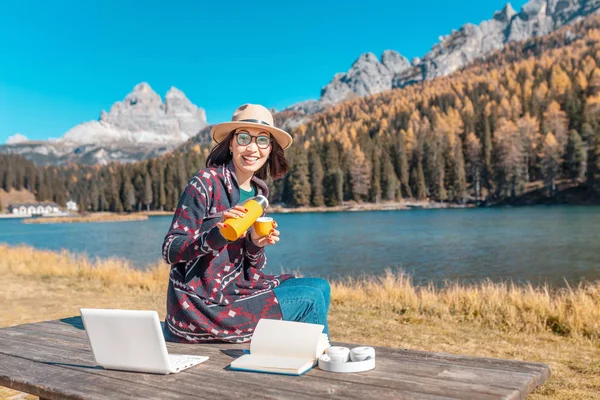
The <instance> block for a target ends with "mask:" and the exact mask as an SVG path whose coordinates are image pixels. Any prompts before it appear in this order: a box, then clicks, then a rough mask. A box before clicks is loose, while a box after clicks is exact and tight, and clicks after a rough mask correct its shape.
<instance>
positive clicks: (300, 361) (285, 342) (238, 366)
mask: <svg viewBox="0 0 600 400" xmlns="http://www.w3.org/2000/svg"><path fill="white" fill-rule="evenodd" d="M324 328H325V327H324V326H323V325H317V324H307V323H304V322H292V321H281V320H275V319H261V320H260V321H258V324H257V325H256V329H255V330H254V334H253V335H252V340H251V342H250V354H245V355H243V356H241V357H239V358H237V359H235V360H234V361H233V362H232V363H231V365H230V368H231V369H235V370H243V371H255V372H268V373H273V374H285V375H302V374H303V373H304V372H306V371H308V370H309V369H311V368H312V367H313V366H314V365H315V364H316V362H317V359H318V358H319V356H320V355H321V354H323V352H324V351H325V350H326V349H327V348H328V347H329V339H328V337H327V335H326V334H325V333H322V332H323V329H324Z"/></svg>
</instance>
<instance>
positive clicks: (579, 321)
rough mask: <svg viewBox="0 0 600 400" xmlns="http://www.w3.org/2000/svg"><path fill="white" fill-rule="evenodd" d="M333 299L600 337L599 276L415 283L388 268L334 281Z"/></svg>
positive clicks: (413, 315) (506, 327)
mask: <svg viewBox="0 0 600 400" xmlns="http://www.w3.org/2000/svg"><path fill="white" fill-rule="evenodd" d="M332 289H333V296H332V302H333V303H334V304H339V305H346V304H363V306H362V307H361V308H363V309H372V310H390V311H391V312H394V313H396V314H398V315H402V316H403V317H404V318H405V319H406V320H407V321H410V320H411V319H415V320H419V319H423V318H426V319H428V320H432V319H437V320H440V321H447V322H468V323H476V324H480V325H483V326H485V327H489V328H493V329H497V330H500V331H503V332H524V333H541V332H553V333H555V334H558V335H562V336H572V337H582V338H587V339H591V340H593V341H600V281H598V282H594V283H587V284H581V285H580V286H579V287H577V288H567V289H554V290H553V289H550V288H549V287H547V286H545V287H533V286H523V285H515V284H511V283H493V282H489V281H488V282H483V283H478V284H475V285H469V286H467V285H460V284H457V283H452V284H448V285H446V286H444V287H443V288H441V289H437V288H435V287H434V286H433V285H429V286H425V287H417V286H414V285H413V283H412V280H411V278H410V276H407V275H405V274H403V273H401V272H400V273H392V272H390V271H387V273H386V274H385V275H383V276H382V277H378V278H365V279H360V280H355V279H347V280H345V281H340V282H334V283H332Z"/></svg>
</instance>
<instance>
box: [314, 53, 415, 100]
mask: <svg viewBox="0 0 600 400" xmlns="http://www.w3.org/2000/svg"><path fill="white" fill-rule="evenodd" d="M409 66H410V62H409V61H408V60H407V59H406V57H403V56H401V55H400V54H399V53H398V52H396V51H393V50H386V51H385V52H384V53H383V55H382V58H381V61H380V60H379V59H378V58H377V56H376V55H375V54H373V53H370V52H369V53H364V54H361V55H360V57H358V58H357V59H356V61H354V63H353V64H352V66H351V67H350V70H348V72H346V73H345V74H344V73H338V74H336V75H335V76H334V77H333V80H332V81H331V82H330V83H329V84H328V85H326V86H325V87H323V89H321V99H320V101H321V102H323V103H328V104H331V103H338V102H340V101H343V100H347V99H349V98H351V97H354V96H368V95H371V94H375V93H380V92H382V91H384V90H388V89H390V87H391V83H392V78H393V76H394V75H395V74H396V73H398V72H400V71H402V70H403V69H405V68H408V67H409Z"/></svg>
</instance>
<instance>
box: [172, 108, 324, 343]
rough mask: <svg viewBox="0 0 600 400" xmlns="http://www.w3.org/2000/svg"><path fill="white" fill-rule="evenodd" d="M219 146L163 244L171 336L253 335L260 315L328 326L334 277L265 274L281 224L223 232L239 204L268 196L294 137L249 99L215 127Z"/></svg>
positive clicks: (234, 338) (235, 338) (230, 338)
mask: <svg viewBox="0 0 600 400" xmlns="http://www.w3.org/2000/svg"><path fill="white" fill-rule="evenodd" d="M211 135H212V138H213V139H214V141H215V142H217V145H216V146H215V147H214V148H213V149H212V151H211V153H210V155H209V156H208V159H207V161H206V166H207V168H205V169H203V170H201V171H199V172H198V173H197V174H196V175H195V176H194V177H193V178H192V180H191V181H190V183H189V184H188V185H187V187H186V188H185V190H184V192H183V194H182V196H181V199H180V200H179V204H178V206H177V210H176V211H175V215H174V217H173V222H172V224H171V228H170V229H169V232H168V233H167V235H166V237H165V240H164V243H163V258H164V259H165V261H166V262H167V263H169V264H171V274H170V279H169V289H168V293H167V316H166V320H165V327H166V329H165V331H166V336H167V338H168V339H169V340H173V341H181V342H200V341H205V340H214V339H218V340H223V341H227V342H235V343H239V342H246V341H249V340H250V338H251V336H252V332H253V331H254V328H255V327H256V324H257V322H258V320H259V319H261V318H270V319H284V320H290V321H303V322H310V323H318V324H323V325H325V331H324V332H325V333H328V328H327V313H328V310H329V290H330V289H329V284H328V283H327V281H325V280H323V279H318V278H295V277H294V276H293V275H289V274H284V275H275V276H271V275H265V274H263V273H262V272H261V270H262V269H263V268H264V267H265V265H266V261H267V258H266V255H265V250H264V248H265V247H266V246H271V245H274V244H276V243H277V242H278V241H279V231H278V230H277V229H276V228H277V225H276V224H275V225H274V229H272V230H271V233H270V234H269V235H267V236H262V237H261V236H258V235H257V233H256V232H255V231H254V229H253V228H252V229H251V230H250V231H249V233H246V234H244V235H243V236H242V237H240V238H239V239H238V240H236V241H233V242H228V241H227V240H226V239H225V238H224V237H223V236H222V235H221V232H220V230H219V229H220V228H222V227H223V223H224V221H225V220H226V219H228V218H236V216H237V217H239V216H243V215H244V212H245V210H244V207H243V206H242V205H241V203H242V202H243V201H244V200H245V199H247V198H250V197H253V196H255V195H258V194H262V195H264V196H267V195H268V189H267V186H266V185H265V183H264V182H263V179H265V178H266V177H267V174H268V175H270V176H271V177H272V178H273V179H277V178H280V177H282V176H283V175H285V173H286V172H287V170H288V163H287V161H286V159H285V157H284V149H287V148H288V147H289V146H290V145H291V144H292V137H291V136H290V135H289V134H288V133H287V132H285V131H283V130H281V129H278V128H276V127H274V126H273V117H272V115H271V113H270V112H269V110H267V109H266V108H265V107H263V106H260V105H255V104H245V105H243V106H241V107H239V108H238V109H237V110H236V111H235V113H234V114H233V118H232V121H231V122H224V123H221V124H217V125H215V126H214V127H213V128H212V130H211Z"/></svg>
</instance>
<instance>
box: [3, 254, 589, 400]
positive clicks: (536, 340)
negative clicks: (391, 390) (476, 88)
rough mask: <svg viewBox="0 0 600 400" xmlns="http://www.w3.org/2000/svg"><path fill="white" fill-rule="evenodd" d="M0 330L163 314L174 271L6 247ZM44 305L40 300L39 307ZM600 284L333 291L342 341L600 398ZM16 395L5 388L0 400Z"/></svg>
mask: <svg viewBox="0 0 600 400" xmlns="http://www.w3.org/2000/svg"><path fill="white" fill-rule="evenodd" d="M0 254H2V257H1V258H0V287H2V288H3V290H2V291H0V302H1V304H3V305H6V307H2V308H0V326H10V325H15V324H20V323H26V322H35V321H41V320H48V319H54V318H62V317H67V316H73V315H77V314H78V313H79V308H80V307H115V308H131V309H154V310H157V311H158V312H159V314H160V315H161V318H162V317H164V313H165V294H166V287H167V279H168V272H169V269H168V266H167V265H166V264H161V263H157V264H156V265H155V266H153V267H151V268H150V269H149V270H148V271H145V272H141V271H137V270H134V269H133V267H132V266H131V265H129V264H128V263H127V262H123V261H120V260H106V261H101V260H96V261H91V260H89V259H87V258H85V257H81V256H73V255H71V254H69V253H67V252H62V253H53V252H49V251H41V250H34V249H32V248H30V247H8V246H6V245H0ZM40 299H43V301H40ZM599 310H600V285H599V284H598V283H595V284H588V285H585V286H581V287H578V288H573V289H567V290H560V291H552V290H550V289H548V288H533V287H520V286H514V285H510V284H504V285H498V284H493V283H489V282H488V283H482V284H479V285H473V286H459V285H454V284H453V285H448V286H447V287H445V288H441V289H435V288H433V287H414V286H413V285H412V283H411V280H410V279H409V277H407V276H405V275H402V274H393V273H391V272H390V273H388V274H387V275H385V276H383V277H381V278H371V279H362V280H346V281H341V282H334V283H333V284H332V308H331V313H330V329H331V334H332V338H333V339H334V340H336V341H347V342H354V343H361V344H371V345H382V346H390V347H401V348H413V349H421V350H431V351H441V352H449V353H460V354H468V355H474V356H484V357H500V358H509V359H522V360H529V361H538V362H544V363H548V364H550V365H551V366H552V370H553V376H552V378H551V379H550V381H548V382H547V383H546V384H545V385H544V386H543V387H542V388H540V389H538V390H537V391H536V392H535V393H534V394H533V395H532V396H531V398H533V399H541V398H552V399H561V400H562V399H565V400H566V399H598V398H600V396H599V395H598V393H600V343H599V342H600V339H599V338H600V328H599V325H598V322H597V321H598V320H600V318H599V317H600V315H599V314H598V313H599V312H600V311H599ZM12 396H20V395H19V394H18V392H14V391H10V390H6V389H0V398H10V397H12Z"/></svg>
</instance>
